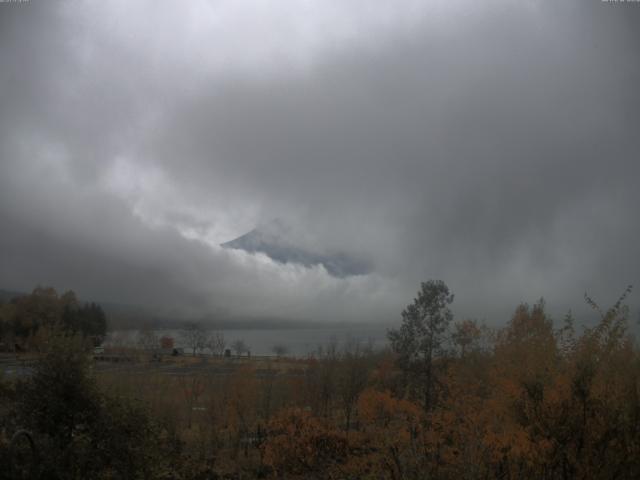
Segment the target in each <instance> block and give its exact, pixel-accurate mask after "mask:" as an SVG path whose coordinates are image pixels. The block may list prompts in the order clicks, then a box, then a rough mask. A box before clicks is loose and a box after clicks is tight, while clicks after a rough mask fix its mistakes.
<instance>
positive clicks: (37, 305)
mask: <svg viewBox="0 0 640 480" xmlns="http://www.w3.org/2000/svg"><path fill="white" fill-rule="evenodd" d="M52 328H60V329H62V330H64V331H66V332H68V333H70V334H76V333H77V334H79V335H81V336H84V337H88V338H91V339H93V340H94V342H95V343H96V344H99V343H100V342H101V340H102V339H103V338H104V336H105V334H106V332H107V318H106V315H105V313H104V311H103V310H102V307H100V305H98V304H96V303H93V302H91V303H84V302H80V301H79V300H78V298H77V296H76V294H75V293H74V292H73V291H72V290H69V291H66V292H64V293H63V294H62V295H58V292H57V291H56V290H55V289H54V288H51V287H36V288H35V289H34V290H33V291H32V292H31V293H30V294H28V295H20V296H16V297H14V298H12V299H11V300H10V301H8V302H6V303H2V302H0V342H1V343H3V344H4V345H5V348H7V349H10V350H14V349H18V350H26V349H32V348H38V347H39V346H40V344H41V343H42V341H44V339H45V337H46V336H47V335H48V333H47V332H48V330H50V329H52Z"/></svg>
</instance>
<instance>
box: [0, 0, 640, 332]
mask: <svg viewBox="0 0 640 480" xmlns="http://www.w3.org/2000/svg"><path fill="white" fill-rule="evenodd" d="M639 25H640V3H603V2H600V1H599V0H592V1H585V0H580V1H577V0H576V1H562V2H548V1H539V2H538V1H531V0H529V1H523V0H518V1H515V0H513V1H508V0H487V1H482V2H479V1H477V0H473V1H466V0H447V1H432V2H417V1H394V2H379V1H376V0H371V1H361V0H358V1H344V0H335V1H333V0H319V1H300V0H291V1H285V0H282V1H277V2H272V1H265V0H262V1H246V2H243V1H238V0H228V1H225V0H217V1H213V0H210V1H206V0H199V1H198V0H192V1H189V2H177V1H157V0H153V1H136V2H131V1H128V0H121V1H108V2H106V1H104V2H98V1H95V2H80V1H74V2H55V1H48V2H39V1H35V0H31V1H29V2H27V3H0V288H4V289H12V290H30V289H32V288H33V287H34V286H35V285H36V284H46V285H54V286H55V287H57V288H58V289H61V290H62V289H67V288H73V289H74V290H76V291H77V292H78V294H79V295H80V296H81V297H83V298H91V299H100V300H109V301H117V302H123V303H134V304H141V305H156V306H159V307H162V308H173V309H176V310H179V311H182V312H185V314H187V313H188V314H190V315H205V314H207V315H214V316H215V315H219V316H227V317H228V316H238V317H242V316H251V317H261V316H264V317H279V318H287V319H294V320H304V319H313V320H323V319H327V320H350V321H386V322H389V323H397V321H398V319H399V314H400V310H401V309H402V308H403V306H404V305H406V304H407V303H409V302H410V301H411V300H412V298H413V297H414V296H415V293H416V291H417V290H418V288H419V283H420V281H423V280H428V279H430V278H438V279H443V280H445V281H446V282H447V284H448V285H449V286H450V288H451V290H452V291H453V292H454V293H455V294H456V301H455V303H454V306H455V309H454V310H455V313H456V315H457V316H458V317H461V316H463V317H466V316H472V317H477V318H481V319H482V318H485V319H487V321H489V322H491V323H494V322H503V321H504V320H506V318H508V314H509V312H510V311H512V310H513V309H514V308H515V306H516V305H517V304H518V303H519V302H521V301H527V302H530V303H531V302H534V301H535V300H536V299H537V298H539V297H541V296H544V297H545V298H546V299H547V303H548V304H549V305H550V307H551V309H552V311H554V312H563V311H564V310H566V309H567V308H570V307H573V308H574V309H578V310H579V309H580V308H582V307H581V305H582V304H583V300H582V295H583V294H584V292H585V291H588V292H589V293H590V294H591V295H593V296H594V297H595V299H596V300H599V301H601V302H602V303H603V305H604V306H608V305H610V304H611V303H613V302H614V301H615V300H616V298H617V296H618V295H619V294H620V293H621V292H622V291H623V290H624V288H625V287H626V285H627V284H635V285H636V286H637V287H638V288H640V241H639V233H640V215H639V213H638V206H639V204H640V188H639V183H640V182H639V180H640V158H639V155H638V153H639V151H640V149H639V147H640V27H639ZM273 218H280V219H283V220H285V221H286V222H287V223H288V224H289V225H292V226H294V229H295V231H297V232H299V236H300V241H301V242H303V243H305V244H308V246H309V247H310V248H311V247H312V248H313V249H314V250H315V251H321V252H331V251H336V250H340V251H344V252H347V253H352V254H354V255H357V256H358V257H362V258H367V259H369V260H370V261H371V262H372V265H373V270H372V272H371V273H369V274H367V275H362V276H356V277H348V278H344V279H339V278H334V277H332V276H330V275H328V274H327V272H326V271H325V270H324V269H323V268H322V267H316V268H304V267H302V266H296V265H291V264H289V265H281V264H277V263H274V262H272V261H271V260H269V259H268V258H267V257H265V256H263V255H248V254H245V253H243V252H239V251H230V250H226V249H222V248H220V247H219V244H220V243H222V242H225V241H228V240H231V239H233V238H235V237H237V236H239V235H241V234H243V233H246V232H247V231H248V230H250V229H252V228H253V227H255V226H256V225H259V224H261V223H264V222H268V221H270V220H271V219H273ZM639 297H640V292H637V291H636V292H635V293H634V294H632V297H631V298H630V303H631V304H638V303H640V302H638V298H639Z"/></svg>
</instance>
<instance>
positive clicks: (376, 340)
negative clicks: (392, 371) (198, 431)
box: [105, 326, 387, 357]
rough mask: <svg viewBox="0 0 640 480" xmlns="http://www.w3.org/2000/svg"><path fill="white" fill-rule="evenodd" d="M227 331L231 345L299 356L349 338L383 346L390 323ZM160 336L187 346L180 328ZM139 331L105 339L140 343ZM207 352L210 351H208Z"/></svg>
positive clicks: (262, 352)
mask: <svg viewBox="0 0 640 480" xmlns="http://www.w3.org/2000/svg"><path fill="white" fill-rule="evenodd" d="M218 331H219V332H221V333H222V334H223V335H224V338H225V341H226V343H227V348H230V347H229V345H231V344H232V343H233V342H234V341H236V340H242V341H243V342H244V343H245V344H246V345H247V346H248V348H249V350H250V351H251V354H252V355H273V354H274V353H273V347H274V346H276V345H282V346H284V347H285V348H286V349H287V352H288V353H287V354H288V355H292V356H296V357H305V356H308V355H309V354H311V353H313V352H315V351H317V350H318V348H319V347H322V348H326V347H327V346H329V345H330V344H332V343H337V346H338V348H339V349H340V348H341V347H343V346H344V345H345V344H346V343H347V342H349V341H356V342H359V343H361V344H362V345H371V346H372V347H373V348H374V349H381V348H384V347H385V346H386V345H387V339H386V332H387V329H386V327H380V326H362V327H360V326H350V327H345V328H300V329H296V328H291V329H242V330H233V329H225V330H218ZM154 332H155V334H156V335H157V336H158V337H162V336H168V337H172V338H173V339H174V345H175V346H176V347H182V348H185V351H186V352H188V350H189V349H188V348H187V346H186V345H185V344H184V342H183V341H182V338H181V337H182V335H181V331H180V330H162V329H158V330H154ZM138 336H139V331H137V330H117V331H114V332H110V333H109V335H108V336H107V340H106V341H105V344H106V345H113V344H119V345H130V346H134V345H136V344H137V340H138ZM205 353H207V352H205Z"/></svg>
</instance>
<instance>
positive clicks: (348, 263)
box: [220, 220, 372, 278]
mask: <svg viewBox="0 0 640 480" xmlns="http://www.w3.org/2000/svg"><path fill="white" fill-rule="evenodd" d="M289 232H290V229H289V228H287V227H286V226H285V225H284V223H283V222H282V221H280V220H274V221H272V222H270V223H268V224H266V225H263V226H260V227H257V228H254V229H253V230H251V231H250V232H248V233H245V234H244V235H242V236H240V237H238V238H236V239H234V240H231V241H229V242H225V243H223V244H221V245H220V246H221V247H224V248H230V249H234V250H243V251H245V252H247V253H264V254H265V255H266V256H267V257H269V258H270V259H271V260H273V261H274V262H278V263H282V264H287V263H293V264H298V265H302V266H304V267H307V268H310V267H314V266H319V265H322V266H323V267H324V268H325V269H326V270H327V273H329V275H332V276H334V277H338V278H345V277H350V276H354V275H366V274H367V273H369V272H371V270H372V269H371V265H370V264H369V262H366V261H365V260H363V259H359V258H354V257H353V256H351V255H349V254H346V253H342V252H335V253H333V254H330V255H329V254H320V253H315V252H312V251H310V250H307V249H305V248H301V247H299V246H296V245H295V244H294V242H293V241H292V240H291V238H289V237H290V235H289Z"/></svg>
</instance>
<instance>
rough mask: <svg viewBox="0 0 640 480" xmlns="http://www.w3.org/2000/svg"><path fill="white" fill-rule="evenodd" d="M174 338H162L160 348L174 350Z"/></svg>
mask: <svg viewBox="0 0 640 480" xmlns="http://www.w3.org/2000/svg"><path fill="white" fill-rule="evenodd" d="M173 344H174V342H173V337H167V336H164V337H161V338H160V348H161V349H163V350H173Z"/></svg>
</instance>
